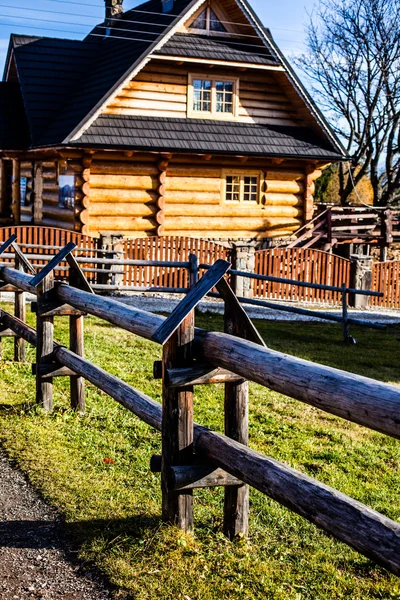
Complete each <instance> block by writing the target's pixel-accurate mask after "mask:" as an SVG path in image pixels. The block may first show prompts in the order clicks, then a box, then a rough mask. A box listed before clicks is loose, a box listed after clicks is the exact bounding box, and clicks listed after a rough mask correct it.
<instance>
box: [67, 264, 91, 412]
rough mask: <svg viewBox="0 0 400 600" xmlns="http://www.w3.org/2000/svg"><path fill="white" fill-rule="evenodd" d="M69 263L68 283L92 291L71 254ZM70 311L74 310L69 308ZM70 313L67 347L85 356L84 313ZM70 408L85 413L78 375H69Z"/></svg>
mask: <svg viewBox="0 0 400 600" xmlns="http://www.w3.org/2000/svg"><path fill="white" fill-rule="evenodd" d="M67 261H68V264H69V269H70V270H69V285H71V286H73V287H76V288H78V289H84V290H85V291H88V292H90V293H93V290H92V289H91V287H90V285H89V284H88V283H87V280H86V277H85V275H84V274H83V272H82V270H81V269H80V267H79V265H78V263H77V262H76V260H75V259H74V257H73V256H72V255H68V256H67ZM71 312H74V311H72V310H71ZM75 312H76V313H77V314H71V315H70V317H69V349H70V350H71V351H72V352H74V353H75V354H77V355H78V356H82V358H84V356H85V333H84V318H85V317H84V314H83V313H81V314H78V313H79V311H75ZM70 390H71V408H72V409H73V410H76V411H78V412H79V413H80V414H84V413H85V409H86V406H85V379H84V378H83V377H79V376H78V375H71V377H70Z"/></svg>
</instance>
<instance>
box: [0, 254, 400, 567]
mask: <svg viewBox="0 0 400 600" xmlns="http://www.w3.org/2000/svg"><path fill="white" fill-rule="evenodd" d="M71 249H72V247H71V245H69V246H67V247H66V248H65V249H64V250H63V251H61V252H60V253H59V255H58V257H56V258H55V259H53V260H52V261H51V264H50V265H48V266H46V267H45V268H43V269H42V270H41V271H40V272H39V273H37V274H36V275H35V276H32V274H26V273H24V272H23V271H22V270H21V269H22V267H23V265H24V264H25V266H26V262H25V263H24V260H21V255H20V254H18V253H17V257H16V263H17V267H18V270H17V269H13V268H10V267H3V268H1V270H0V279H1V281H2V282H3V285H5V286H6V287H8V288H9V289H12V290H13V291H14V292H15V295H16V304H15V310H16V312H17V313H18V314H17V315H16V316H12V315H10V314H8V313H6V312H5V311H3V310H1V311H0V323H1V324H2V327H3V328H2V330H1V331H0V337H1V335H3V336H5V335H6V336H9V335H11V334H12V335H15V336H16V343H19V342H20V341H21V339H22V340H26V341H28V342H29V343H31V344H33V345H35V346H36V357H37V359H36V365H35V367H34V373H35V376H36V392H37V393H36V399H37V402H38V403H39V404H42V406H43V407H44V408H45V409H47V410H51V409H52V393H53V378H54V377H60V376H67V377H70V380H71V406H72V407H73V408H74V409H76V410H79V411H80V412H83V411H84V407H85V397H84V384H83V381H84V379H87V380H88V381H90V382H91V383H92V384H94V385H95V386H97V387H98V388H99V389H101V390H103V391H104V392H106V393H107V394H109V395H110V396H111V397H112V398H114V399H115V400H117V401H118V402H119V403H121V404H122V405H123V406H125V407H126V408H127V409H128V410H130V411H132V412H133V413H134V414H136V415H137V416H138V417H139V418H141V419H142V420H143V421H145V422H146V423H148V424H149V425H151V426H152V427H154V428H156V429H157V430H160V431H161V433H162V459H161V460H159V457H155V458H154V460H153V461H152V464H153V468H154V470H161V482H162V495H163V510H162V513H163V518H164V519H165V520H167V521H171V522H174V523H176V524H177V525H179V526H180V527H181V528H182V529H185V530H188V531H190V530H191V529H192V527H193V497H192V496H193V488H195V487H215V486H216V485H223V486H224V487H225V509H224V529H225V532H226V533H227V535H228V536H229V537H231V538H233V537H234V536H235V535H237V534H238V533H242V534H247V521H248V506H249V505H248V486H249V485H250V486H253V487H254V488H256V489H258V490H259V491H261V492H262V493H264V494H266V495H268V496H270V497H271V498H273V499H274V500H276V501H278V502H280V503H281V504H283V505H285V506H286V507H288V508H289V509H291V510H293V511H294V512H297V513H298V514H300V515H302V516H303V517H305V518H306V519H308V520H309V521H311V522H312V523H315V524H316V525H317V526H318V527H320V528H322V529H324V530H325V531H326V532H328V533H329V534H331V535H333V536H335V537H336V538H337V539H339V540H341V541H343V542H345V543H347V544H348V545H349V546H351V547H352V548H355V549H356V550H358V551H359V552H361V553H363V554H365V555H366V556H368V557H370V558H372V559H373V560H375V561H376V562H377V563H379V564H381V565H383V566H385V567H386V568H387V569H389V570H391V571H392V572H393V573H395V574H397V575H400V524H399V523H396V522H394V521H392V520H390V519H388V518H387V517H385V516H383V515H381V514H379V513H377V512H375V511H373V510H372V509H370V508H368V507H366V506H364V505H362V504H360V503H359V502H357V501H355V500H353V499H352V498H350V497H348V496H345V495H344V494H341V493H340V492H338V491H337V490H334V489H333V488H329V487H327V486H326V485H324V484H321V483H319V482H318V481H316V480H315V479H313V478H311V477H308V476H305V475H304V474H302V473H299V472H297V471H296V470H294V469H292V468H290V467H288V466H286V465H284V464H283V463H281V462H279V461H276V460H273V459H271V458H269V457H267V456H264V455H262V454H260V453H257V452H255V451H253V450H251V449H249V448H248V446H247V442H248V418H247V415H248V401H249V396H248V384H247V381H254V382H256V383H259V384H261V385H263V386H265V387H267V388H269V389H272V390H274V391H276V392H279V393H282V394H285V395H288V396H290V397H292V398H295V399H297V400H299V401H301V402H305V403H306V404H309V405H312V406H315V407H317V408H319V409H321V410H323V411H325V412H327V413H330V414H334V415H336V416H339V417H342V418H344V419H347V420H349V421H353V422H355V423H358V424H360V425H363V426H365V427H368V428H370V429H372V430H375V431H379V432H381V433H384V434H386V435H388V436H391V437H394V438H397V439H400V425H399V419H398V415H399V409H400V389H399V388H396V387H395V386H391V385H388V384H385V383H381V382H378V381H375V380H371V379H367V378H365V377H361V376H358V375H352V374H350V373H347V372H344V371H339V370H337V369H332V368H330V367H325V366H322V365H318V364H315V363H312V362H309V361H305V360H301V359H298V358H296V357H293V356H288V355H285V354H282V353H280V352H275V351H272V350H269V349H268V348H266V347H265V346H264V345H260V344H262V341H261V340H260V338H259V335H258V333H257V332H256V330H255V329H254V326H253V325H252V323H251V321H250V320H249V319H248V317H247V316H246V315H245V313H244V312H243V311H242V309H241V307H240V305H239V303H238V302H237V299H236V297H235V295H234V294H233V292H232V291H231V290H230V288H229V286H228V285H227V283H226V282H225V280H224V274H226V273H227V272H228V270H229V268H230V265H229V263H228V262H227V261H224V260H219V261H217V262H216V263H215V265H213V266H212V267H210V268H209V269H208V271H207V274H206V275H205V276H204V277H202V278H201V279H200V280H198V281H197V283H195V280H193V281H192V284H193V285H192V287H191V289H190V291H189V292H188V294H187V296H186V297H185V299H184V300H183V301H182V302H181V304H180V305H179V306H178V307H177V308H176V309H175V310H174V311H173V313H172V314H171V315H170V316H169V317H168V318H167V319H165V318H164V317H161V316H157V315H154V314H151V313H148V312H145V311H142V310H138V309H135V308H131V307H128V306H125V305H123V304H121V303H120V302H117V301H115V300H113V299H110V298H102V297H99V296H95V295H94V294H93V293H92V292H91V289H90V286H89V284H88V283H87V281H86V280H85V278H84V275H83V274H82V271H81V270H80V268H79V266H78V265H77V263H76V261H75V260H74V259H73V258H71V256H70V255H69V252H70V251H71ZM64 259H66V260H67V262H68V265H69V267H70V271H69V285H67V284H66V283H58V284H57V285H56V284H55V282H54V269H55V268H56V267H57V264H58V263H59V262H60V261H61V260H64ZM10 286H11V287H10ZM214 286H217V288H218V291H219V292H220V294H221V296H222V297H223V298H224V301H225V316H224V319H225V329H226V331H229V332H230V333H231V335H228V334H226V333H215V332H206V331H203V330H199V329H195V328H194V312H193V309H194V307H195V306H196V304H197V303H198V302H199V301H200V300H201V299H202V297H203V295H204V294H206V293H208V292H209V291H210V290H211V289H212V288H213V287H214ZM82 288H84V289H82ZM84 290H86V291H84ZM25 292H31V293H34V294H36V295H37V298H38V300H37V304H36V306H35V310H36V320H37V327H36V330H34V329H33V328H31V327H28V326H27V325H26V323H24V319H23V317H22V316H21V306H22V304H21V294H24V293H25ZM17 299H18V302H17ZM85 314H91V315H94V316H97V317H99V318H101V319H104V320H106V321H108V322H109V323H111V324H113V325H116V326H118V327H122V328H123V329H125V330H126V331H129V332H131V333H134V334H136V335H139V336H141V337H143V338H146V339H151V340H153V341H157V342H158V343H162V344H163V358H162V363H161V377H162V378H163V405H162V406H161V405H160V404H158V403H156V402H155V401H154V400H152V399H151V398H149V397H148V396H146V395H145V394H143V393H141V392H140V391H138V390H136V389H135V388H133V387H131V386H129V385H127V384H126V383H124V382H123V381H121V380H120V379H118V378H117V377H115V376H113V375H111V374H109V373H107V372H106V371H104V370H102V369H100V368H99V367H97V366H96V365H94V364H92V363H91V362H90V361H89V360H87V359H85V358H83V352H84V343H83V342H84V336H83V319H84V315H85ZM56 316H60V317H69V319H70V334H71V335H70V343H71V348H70V349H69V350H68V349H66V348H64V347H62V346H60V345H59V344H57V343H56V342H55V341H54V338H53V335H54V328H53V320H54V317H56ZM232 334H233V335H232ZM249 339H254V340H255V342H251V341H248V340H249ZM256 342H257V343H256ZM239 357H240V360H239ZM16 358H18V359H19V360H20V359H21V356H20V355H18V356H17V357H16ZM200 364H201V365H202V368H201V369H200V371H201V372H202V375H201V376H200V378H199V365H200ZM155 366H157V368H155V375H156V377H159V375H157V372H159V371H160V369H159V366H160V365H155ZM216 370H217V373H216ZM216 381H218V382H219V383H221V382H225V386H226V389H225V435H221V434H218V433H215V432H213V431H210V430H209V429H207V428H205V427H202V426H200V425H197V424H195V423H194V422H193V390H194V388H193V386H194V385H198V384H205V383H207V384H211V383H215V382H216ZM177 382H178V383H177ZM197 461H200V464H198V463H197ZM157 464H158V465H159V467H158V468H157V467H154V465H157ZM178 483H179V485H178Z"/></svg>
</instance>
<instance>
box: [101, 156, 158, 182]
mask: <svg viewBox="0 0 400 600" xmlns="http://www.w3.org/2000/svg"><path fill="white" fill-rule="evenodd" d="M90 174H91V178H92V176H93V175H154V176H156V175H157V174H158V171H157V167H156V164H155V162H154V164H151V163H139V162H138V163H136V162H132V161H127V160H124V161H121V162H115V161H105V160H94V161H93V162H92V164H91V166H90Z"/></svg>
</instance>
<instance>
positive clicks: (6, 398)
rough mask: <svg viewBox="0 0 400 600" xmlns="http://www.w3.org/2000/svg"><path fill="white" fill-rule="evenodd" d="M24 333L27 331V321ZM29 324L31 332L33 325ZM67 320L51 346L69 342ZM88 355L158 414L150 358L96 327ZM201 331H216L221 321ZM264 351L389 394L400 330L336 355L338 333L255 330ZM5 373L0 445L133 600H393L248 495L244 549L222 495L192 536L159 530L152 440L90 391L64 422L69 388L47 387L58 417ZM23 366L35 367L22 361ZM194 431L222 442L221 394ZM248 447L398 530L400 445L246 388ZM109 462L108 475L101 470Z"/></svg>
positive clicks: (207, 496)
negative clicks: (386, 387)
mask: <svg viewBox="0 0 400 600" xmlns="http://www.w3.org/2000/svg"><path fill="white" fill-rule="evenodd" d="M30 319H31V320H32V317H30ZM32 322H33V321H32ZM66 324H67V319H58V320H57V321H56V337H57V339H59V340H61V341H62V342H64V343H66V340H67V328H66ZM86 324H87V326H86V354H87V356H88V358H90V359H91V360H93V362H95V363H96V364H99V365H100V366H102V367H104V368H105V369H107V370H109V371H110V372H112V373H114V374H115V375H117V376H119V377H121V378H122V379H124V380H126V381H128V382H129V383H131V384H132V385H134V386H135V387H137V388H138V389H140V390H142V391H143V392H145V393H147V394H149V395H150V396H152V397H153V398H155V399H156V400H158V401H160V398H161V386H160V382H155V381H154V380H153V379H152V363H153V361H154V360H157V359H159V358H160V348H159V347H158V346H155V345H154V344H152V343H151V342H147V341H145V340H142V339H139V338H137V337H135V336H133V335H131V334H129V333H126V332H124V331H122V330H118V329H114V328H113V327H111V326H109V325H108V324H106V323H104V322H100V321H98V320H96V319H94V318H88V319H87V320H86ZM197 324H198V325H199V326H202V327H205V328H207V329H214V330H215V329H221V326H222V322H221V319H220V318H219V317H210V316H207V315H206V316H200V317H198V319H197ZM256 324H257V326H258V327H259V329H260V331H261V333H262V335H263V336H264V338H265V340H266V342H267V344H268V345H269V346H270V347H271V348H274V349H277V350H280V351H284V352H287V353H290V354H294V355H296V356H299V357H303V358H306V359H310V360H315V361H319V362H321V363H324V364H329V365H332V366H334V367H338V368H343V369H346V370H349V371H353V372H355V373H360V374H363V375H367V376H370V377H375V378H377V379H380V380H383V381H386V382H391V383H394V384H398V383H399V379H400V371H399V356H400V353H399V348H400V329H399V328H390V329H389V330H388V331H387V332H376V331H369V330H365V329H362V330H359V329H356V328H353V330H352V332H353V334H354V335H355V337H356V338H357V340H358V344H357V345H356V346H344V345H343V344H342V342H341V330H340V328H339V327H338V326H336V325H321V324H316V323H314V324H312V323H297V324H290V323H276V322H273V323H268V322H266V323H261V322H256ZM3 346H4V360H3V361H1V363H0V364H1V377H0V390H1V401H0V402H1V406H0V441H1V443H2V445H3V447H4V448H5V449H6V451H7V453H8V455H9V456H10V457H11V458H12V459H14V460H15V462H16V463H17V464H18V465H19V466H20V467H21V468H22V469H23V470H24V471H25V472H26V473H27V474H28V476H29V478H30V480H31V481H32V483H33V484H34V485H35V487H36V488H38V489H39V490H40V491H41V493H42V494H43V496H44V497H45V498H46V499H47V500H48V501H49V502H50V503H51V504H52V505H54V506H56V507H58V508H59V509H60V511H61V513H62V514H63V515H64V516H65V520H66V524H67V529H68V531H69V533H70V535H71V536H72V539H73V541H74V545H75V548H76V551H77V553H78V554H79V556H80V557H81V558H82V559H83V560H85V561H87V563H88V564H90V563H95V564H96V565H97V567H98V568H99V569H100V570H101V571H102V572H103V573H104V574H105V575H106V576H107V577H108V578H109V580H110V581H111V582H112V583H113V584H114V585H115V586H116V592H115V593H116V597H121V598H122V597H127V598H132V599H135V600H145V599H146V600H150V599H154V598H162V599H164V598H165V599H167V598H168V599H169V598H170V599H174V600H185V599H186V600H187V599H188V598H189V599H191V600H211V599H212V600H214V599H218V600H221V599H225V598H227V599H235V600H236V599H238V600H253V599H260V598H266V599H274V600H275V599H276V600H305V599H308V600H336V599H350V600H367V599H368V600H369V599H371V600H372V599H383V598H387V599H389V598H400V585H399V580H398V579H396V578H395V577H394V576H392V575H390V574H388V573H387V572H386V571H385V570H384V569H381V568H379V567H377V566H375V565H374V564H373V563H372V562H370V561H369V560H367V559H366V558H364V557H362V556H360V555H359V554H357V553H356V552H354V551H352V550H351V549H349V548H348V547H347V546H345V545H343V544H341V543H339V542H337V541H335V540H334V539H333V538H330V537H329V536H327V535H325V534H324V533H322V532H321V531H319V530H318V529H317V528H316V527H315V526H313V525H312V524H310V523H308V522H307V521H305V520H304V519H302V518H300V517H298V516H297V515H294V514H292V513H290V512H289V511H288V510H286V509H285V508H283V507H281V506H279V505H278V504H276V503H275V502H273V501H271V500H269V499H268V498H266V497H265V496H263V495H261V494H259V493H258V492H255V491H252V492H251V519H250V538H249V540H248V541H246V540H238V541H237V542H235V543H230V542H228V541H227V540H226V539H225V538H224V536H223V534H222V527H221V526H222V502H223V492H222V491H221V490H220V489H217V490H206V491H199V492H196V493H195V523H196V530H195V535H194V536H187V535H184V534H182V533H181V532H179V531H177V530H175V529H174V528H172V527H169V526H166V525H164V524H163V523H162V522H161V521H160V502H161V494H160V482H159V476H158V475H153V474H151V473H150V472H149V464H150V457H151V455H152V454H154V453H159V452H160V435H159V434H158V433H156V432H154V431H152V430H151V429H150V428H149V427H148V426H147V425H145V424H143V423H141V422H140V421H139V420H138V419H137V418H136V417H134V416H133V415H131V414H130V413H129V412H128V411H126V410H125V409H123V408H121V407H120V406H119V405H117V404H116V403H115V402H114V401H112V400H111V399H110V398H109V397H107V396H105V395H104V394H102V393H99V392H98V391H97V390H96V389H95V388H94V387H93V386H90V385H88V387H87V407H88V410H87V415H86V416H85V417H79V416H77V415H76V414H74V413H72V412H71V411H70V410H69V408H68V403H69V395H68V381H67V380H57V381H56V385H55V410H54V413H52V414H51V415H47V414H44V413H43V412H42V411H41V410H40V409H38V408H37V407H36V406H35V404H34V395H35V383H34V378H33V377H32V375H31V374H30V373H31V367H30V364H25V365H18V364H15V363H13V362H12V361H11V358H12V341H11V340H4V342H3ZM28 358H29V363H31V362H33V361H34V352H33V349H30V350H29V355H28ZM195 402H196V405H195V417H196V421H197V422H200V423H202V424H204V425H207V426H209V427H212V428H213V429H215V430H218V431H221V430H222V427H223V412H222V411H223V390H222V388H221V387H217V386H213V387H204V388H197V389H196V395H195ZM250 414H251V418H250V438H251V446H252V447H253V448H255V449H257V450H259V451H261V452H264V453H266V454H268V455H269V456H272V457H274V458H276V459H279V460H281V461H284V462H285V463H287V464H289V465H291V466H292V467H295V468H296V469H298V470H300V471H302V472H304V473H308V474H309V475H311V476H313V477H316V478H317V479H318V480H320V481H322V482H324V483H326V484H329V485H331V486H333V487H336V488H337V489H339V490H341V491H342V492H344V493H346V494H348V495H350V496H353V497H354V498H356V499H357V500H360V501H361V502H364V503H366V504H368V505H370V506H372V507H373V508H375V509H376V510H379V511H380V512H382V513H383V514H385V515H387V516H389V517H391V518H392V519H396V520H400V502H399V491H400V444H399V442H398V441H396V440H393V439H390V438H387V437H384V436H382V435H380V434H378V433H374V432H371V431H368V430H367V429H365V428H361V427H359V426H357V425H354V424H351V423H348V422H346V421H343V420H340V419H337V418H335V417H332V416H330V415H328V414H325V413H322V412H320V411H318V410H316V409H314V408H312V407H309V406H307V405H304V404H302V403H300V402H297V401H294V400H291V399H289V398H286V397H284V396H281V395H279V394H276V393H274V392H270V391H268V390H266V389H264V388H261V387H260V386H257V385H252V386H251V410H250ZM108 458H111V459H112V460H113V464H106V463H105V462H104V459H108Z"/></svg>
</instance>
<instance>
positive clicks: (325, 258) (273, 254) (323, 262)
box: [254, 248, 379, 304]
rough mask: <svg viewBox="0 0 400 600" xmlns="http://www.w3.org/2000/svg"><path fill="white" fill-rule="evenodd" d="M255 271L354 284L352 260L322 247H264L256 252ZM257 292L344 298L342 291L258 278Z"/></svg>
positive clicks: (309, 299) (313, 299) (316, 299)
mask: <svg viewBox="0 0 400 600" xmlns="http://www.w3.org/2000/svg"><path fill="white" fill-rule="evenodd" d="M255 273H257V275H271V276H274V277H282V278H284V279H296V280H298V281H306V282H308V283H317V284H322V285H330V286H335V287H341V286H342V285H343V283H345V284H346V285H347V287H350V261H349V260H346V259H344V258H340V257H339V256H335V255H334V254H328V253H327V252H321V251H319V250H311V249H302V248H279V249H276V250H260V251H258V252H256V256H255ZM377 291H379V290H377ZM254 296H255V297H256V298H270V299H274V300H293V301H298V302H326V303H329V304H341V300H342V299H341V295H340V294H339V293H338V292H332V291H329V290H318V289H308V288H300V287H298V286H294V285H287V284H284V283H272V282H266V281H255V282H254Z"/></svg>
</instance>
